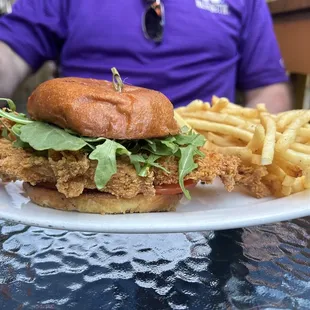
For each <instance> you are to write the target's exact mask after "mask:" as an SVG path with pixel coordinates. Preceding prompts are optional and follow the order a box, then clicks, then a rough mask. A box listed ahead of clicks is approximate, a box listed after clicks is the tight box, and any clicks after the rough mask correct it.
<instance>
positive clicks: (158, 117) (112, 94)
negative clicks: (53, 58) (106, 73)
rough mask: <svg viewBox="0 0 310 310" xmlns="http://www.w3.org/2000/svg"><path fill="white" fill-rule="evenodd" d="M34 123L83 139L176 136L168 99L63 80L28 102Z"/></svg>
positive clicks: (39, 90)
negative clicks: (75, 134) (47, 124)
mask: <svg viewBox="0 0 310 310" xmlns="http://www.w3.org/2000/svg"><path fill="white" fill-rule="evenodd" d="M27 109H28V113H29V115H30V117H31V118H32V119H34V120H39V121H44V122H49V123H53V124H55V125H58V126H59V127H62V128H67V129H71V130H73V131H75V132H77V133H79V134H80V135H82V136H89V137H105V138H110V139H146V138H155V137H164V136H167V135H175V134H177V133H178V131H179V128H178V126H177V123H176V121H175V119H174V114H173V106H172V104H171V102H170V101H169V99H168V98H167V97H166V96H164V95H163V94H162V93H160V92H158V91H154V90H150V89H146V88H141V87H135V86H130V85H125V86H124V88H123V90H122V92H117V91H115V89H114V87H113V84H112V83H111V82H108V81H100V80H94V79H83V78H58V79H53V80H49V81H46V82H44V83H42V84H40V85H39V86H38V87H37V88H36V90H35V91H34V92H33V93H32V94H31V96H30V97H29V99H28V104H27Z"/></svg>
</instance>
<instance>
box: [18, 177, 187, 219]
mask: <svg viewBox="0 0 310 310" xmlns="http://www.w3.org/2000/svg"><path fill="white" fill-rule="evenodd" d="M23 187H24V190H25V192H26V194H27V195H28V196H29V198H30V199H31V200H32V201H33V202H34V203H36V204H38V205H40V206H42V207H48V208H53V209H57V210H63V211H78V212H83V213H99V214H120V213H147V212H162V211H174V210H175V209H176V205H177V204H178V202H179V201H180V199H181V197H182V194H178V195H155V196H143V195H137V196H136V197H134V198H132V199H124V198H116V197H115V196H113V195H110V194H106V193H101V192H99V191H98V192H96V191H94V192H86V193H83V194H82V195H80V196H78V197H74V198H66V197H65V195H63V194H61V193H59V192H58V191H57V190H55V189H50V188H45V187H40V186H32V185H30V184H29V183H25V182H24V183H23Z"/></svg>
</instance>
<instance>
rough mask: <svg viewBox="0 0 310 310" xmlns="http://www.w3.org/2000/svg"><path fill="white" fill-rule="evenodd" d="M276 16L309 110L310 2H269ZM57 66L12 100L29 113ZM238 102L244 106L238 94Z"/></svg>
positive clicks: (5, 5) (298, 101) (1, 6)
mask: <svg viewBox="0 0 310 310" xmlns="http://www.w3.org/2000/svg"><path fill="white" fill-rule="evenodd" d="M14 1H15V0H0V16H1V15H3V14H7V13H10V12H11V10H12V4H13V3H14ZM266 2H267V3H268V6H269V8H270V12H271V14H272V16H273V21H274V29H275V32H276V36H277V39H278V43H279V45H280V48H281V52H282V55H283V60H284V64H285V66H286V68H287V70H288V73H289V74H290V78H291V83H292V91H293V97H294V108H295V109H301V108H305V109H309V108H310V78H309V76H310V58H309V54H310V41H309V40H308V37H309V33H310V0H266ZM56 72H57V68H56V65H55V63H53V62H47V63H45V64H44V65H43V66H42V68H41V69H40V70H38V72H36V74H34V75H32V76H31V77H30V78H27V79H26V80H25V81H24V82H23V83H22V84H21V85H20V86H19V87H18V89H17V90H16V92H15V93H14V95H13V98H12V99H13V100H14V101H15V102H16V103H17V104H18V105H19V107H22V109H21V110H24V111H25V110H26V107H25V103H26V102H27V98H28V96H29V95H30V93H31V92H32V91H33V89H34V88H35V87H36V86H37V85H38V84H40V83H41V82H43V81H45V80H47V79H51V78H53V77H54V76H55V74H56ZM236 101H237V103H239V104H240V103H242V94H238V95H237V98H236Z"/></svg>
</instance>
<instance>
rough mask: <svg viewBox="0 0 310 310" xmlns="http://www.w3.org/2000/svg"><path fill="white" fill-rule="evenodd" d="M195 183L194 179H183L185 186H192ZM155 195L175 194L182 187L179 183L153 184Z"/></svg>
mask: <svg viewBox="0 0 310 310" xmlns="http://www.w3.org/2000/svg"><path fill="white" fill-rule="evenodd" d="M196 185H197V182H196V181H194V180H186V181H184V186H185V188H187V189H189V188H193V187H195V186H196ZM155 190H156V195H176V194H181V193H182V192H183V191H182V188H181V187H180V185H179V184H163V185H158V186H155Z"/></svg>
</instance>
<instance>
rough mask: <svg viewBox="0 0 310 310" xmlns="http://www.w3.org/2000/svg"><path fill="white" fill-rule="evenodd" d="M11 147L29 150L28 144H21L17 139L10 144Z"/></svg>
mask: <svg viewBox="0 0 310 310" xmlns="http://www.w3.org/2000/svg"><path fill="white" fill-rule="evenodd" d="M12 145H13V147H15V148H17V149H19V148H23V149H24V148H29V147H30V146H29V144H28V143H26V142H23V141H22V140H21V139H20V138H19V137H17V138H16V140H15V141H14V142H13V143H12Z"/></svg>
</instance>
